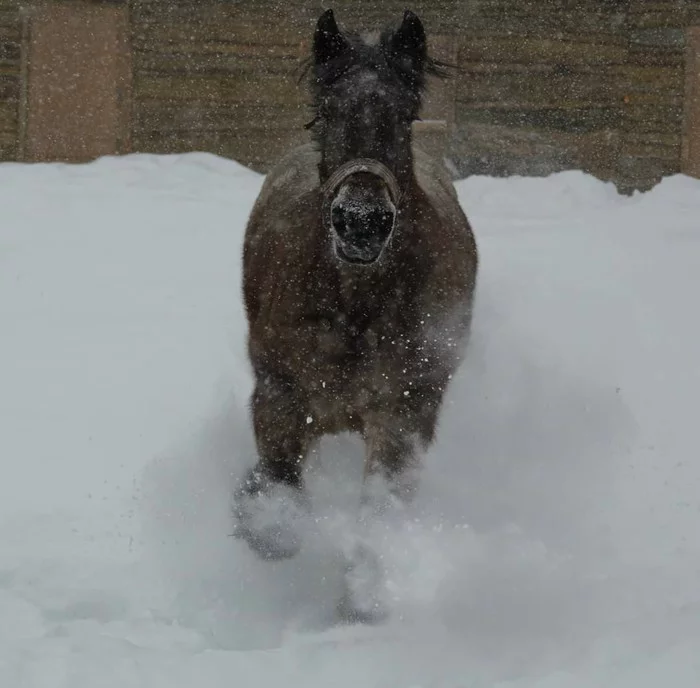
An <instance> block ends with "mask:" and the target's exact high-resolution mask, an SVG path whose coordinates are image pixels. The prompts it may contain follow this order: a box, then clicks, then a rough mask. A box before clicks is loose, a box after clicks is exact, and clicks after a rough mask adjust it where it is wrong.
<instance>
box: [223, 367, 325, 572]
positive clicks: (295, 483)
mask: <svg viewBox="0 0 700 688" xmlns="http://www.w3.org/2000/svg"><path fill="white" fill-rule="evenodd" d="M251 407H252V409H251V410H252V414H253V427H254V431H255V441H256V445H257V449H258V462H257V464H256V465H255V466H254V467H253V468H252V469H251V470H250V472H249V473H248V475H247V476H246V478H245V479H244V480H243V481H242V483H241V485H240V486H239V488H238V490H237V491H236V493H235V495H234V500H235V507H234V513H235V516H236V519H237V526H236V535H237V536H238V537H241V538H243V539H245V540H246V541H247V542H248V544H249V545H250V547H251V548H252V549H253V550H254V551H255V552H256V553H257V554H258V555H259V556H260V557H262V558H264V559H285V558H289V557H292V556H294V555H295V554H296V553H297V552H298V551H299V548H300V547H301V534H300V529H301V525H302V521H303V520H304V517H305V516H306V514H307V512H308V507H307V498H306V494H305V492H304V486H303V480H302V473H303V469H304V463H305V460H306V456H307V454H308V451H309V447H310V444H311V442H312V441H313V440H314V439H315V435H314V427H313V426H312V425H311V424H309V423H307V418H308V415H309V414H308V402H307V399H306V396H305V394H304V393H303V391H302V390H300V388H299V387H298V386H297V385H295V384H294V383H293V382H291V381H289V380H286V379H281V378H279V377H276V376H275V375H266V374H259V375H257V381H256V386H255V390H254V392H253V396H252V399H251Z"/></svg>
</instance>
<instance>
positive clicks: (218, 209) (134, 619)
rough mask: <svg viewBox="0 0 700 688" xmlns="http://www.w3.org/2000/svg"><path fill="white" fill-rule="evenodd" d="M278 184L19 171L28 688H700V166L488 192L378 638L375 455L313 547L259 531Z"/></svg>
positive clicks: (15, 356) (150, 171)
mask: <svg viewBox="0 0 700 688" xmlns="http://www.w3.org/2000/svg"><path fill="white" fill-rule="evenodd" d="M261 181H262V178H261V177H260V176H259V175H256V174H254V173H252V172H250V171H248V170H246V169H245V168H243V167H241V166H240V165H237V164H236V163H233V162H229V161H225V160H223V159H220V158H216V157H214V156H210V155H205V154H188V155H183V156H143V155H133V156H128V157H124V158H118V159H115V158H104V159H101V160H99V161H97V162H95V163H92V164H89V165H80V166H66V165H58V164H51V165H33V166H29V165H16V164H3V165H0V208H2V216H1V217H0V419H1V420H0V429H1V432H0V619H1V620H2V623H0V686H3V688H4V687H5V686H7V687H8V688H9V687H10V686H11V687H12V688H24V687H27V688H45V687H47V688H48V687H51V688H53V687H59V686H60V687H64V686H65V687H66V688H68V687H70V688H94V686H100V687H104V688H110V687H111V686H115V687H117V686H118V687H119V688H131V687H132V686H149V687H152V688H158V687H160V686H168V688H178V686H183V687H184V686H188V687H190V686H192V685H194V684H195V683H200V684H202V685H205V686H208V687H216V686H230V685H244V686H245V685H250V686H267V685H279V684H280V683H281V682H282V681H284V683H285V685H288V686H297V685H298V686H304V687H305V688H313V686H319V687H320V686H324V687H325V686H339V687H340V688H342V687H343V686H352V687H353V688H354V687H355V686H358V685H363V686H366V687H375V686H376V687H382V688H384V687H386V688H389V687H393V688H418V687H420V688H438V687H439V688H445V687H449V688H467V687H468V688H472V687H474V688H482V687H484V688H485V687H489V688H491V687H493V688H584V687H585V688H589V687H590V686H596V688H628V687H629V688H647V687H649V688H652V687H653V688H657V687H658V686H659V685H661V684H665V685H670V686H673V688H697V686H698V685H700V464H698V440H697V427H698V423H697V409H698V408H700V392H699V391H698V390H699V389H700V357H699V352H700V325H699V324H698V319H697V315H696V314H697V298H698V296H697V295H698V293H700V291H699V290H700V231H699V227H700V225H698V217H700V181H698V180H693V179H690V178H687V177H683V176H674V177H670V178H667V179H665V180H664V181H663V182H662V183H661V184H659V185H658V186H657V187H656V188H655V189H653V190H652V191H650V192H647V193H645V194H636V195H635V196H633V197H623V196H619V195H618V194H617V193H616V192H615V190H614V188H613V187H612V186H610V185H607V184H604V183H602V182H600V181H597V180H595V179H593V178H592V177H590V176H586V175H584V174H582V173H580V172H565V173H560V174H556V175H553V176H550V177H547V178H538V179H534V178H532V179H528V178H517V177H513V178H508V179H490V178H484V177H475V178H472V179H469V180H466V181H462V182H459V183H458V185H457V186H458V191H459V194H460V198H461V200H462V202H463V205H464V207H465V209H466V210H467V212H468V214H469V217H470V219H471V221H472V223H473V226H474V229H475V232H476V234H477V238H478V241H479V246H480V250H481V256H482V262H481V273H480V283H479V290H478V299H477V311H476V315H475V322H474V332H473V337H472V341H471V349H470V352H469V356H468V357H467V362H466V363H465V365H464V367H463V368H462V370H461V372H460V374H459V375H458V376H457V377H456V378H455V380H454V381H453V386H452V388H451V390H450V394H449V399H448V402H447V404H446V408H445V414H444V417H443V419H442V423H441V428H440V434H439V438H438V441H437V443H436V445H435V447H434V448H433V450H432V451H431V452H430V454H429V456H428V458H427V462H426V466H425V469H424V471H423V475H422V482H421V490H420V493H419V497H418V501H417V505H416V511H415V513H413V514H411V515H410V516H407V517H406V520H405V521H403V522H400V523H399V522H397V523H394V524H393V525H389V526H387V528H386V529H384V530H382V531H381V532H379V533H378V534H377V535H376V537H378V538H380V539H381V543H380V545H381V547H382V551H383V552H384V553H385V558H384V566H385V568H386V569H387V571H388V580H387V591H388V594H389V595H390V606H391V616H390V618H389V619H388V620H387V621H386V622H384V623H381V624H377V625H376V626H367V627H332V626H331V623H330V618H331V616H330V615H331V612H332V611H333V608H334V605H335V603H336V602H337V596H338V594H339V591H340V590H341V587H342V574H341V570H340V568H341V567H340V566H339V560H338V557H337V554H336V550H337V547H336V545H338V543H343V542H344V538H346V537H347V536H348V535H347V534H348V532H349V528H348V526H349V524H350V523H351V522H352V519H353V518H354V505H355V503H356V498H357V495H358V493H359V482H358V481H359V477H360V473H361V466H360V457H361V447H360V445H359V443H358V442H357V440H355V439H353V438H348V437H339V438H330V439H328V440H324V442H323V443H322V445H321V449H320V452H319V456H316V457H314V461H313V465H312V466H311V472H310V484H311V487H312V490H311V493H312V498H313V501H314V508H315V513H316V514H317V515H318V521H317V523H314V524H312V525H310V526H309V532H308V533H306V539H305V546H304V549H303V550H302V552H301V553H300V554H299V556H298V557H297V558H295V559H293V560H291V561H286V562H264V561H259V560H257V559H256V558H255V556H254V555H253V554H252V553H251V552H250V551H249V550H248V549H247V547H246V546H245V544H243V543H242V542H240V541H239V540H236V539H235V538H232V537H230V535H231V533H232V528H233V524H232V520H231V517H230V493H231V490H232V488H233V485H234V482H235V480H236V479H237V478H238V477H239V476H240V475H241V474H242V472H243V471H244V470H245V469H247V468H248V467H249V466H250V465H251V463H252V461H253V439H252V434H251V429H250V426H249V420H248V411H247V398H248V394H249V391H250V386H251V377H250V372H249V369H248V364H247V361H246V357H245V320H244V317H243V311H242V305H241V293H240V252H241V241H242V234H243V229H244V225H245V220H246V216H247V213H248V212H249V210H250V208H251V206H252V203H253V201H254V198H255V194H256V193H257V190H258V189H259V188H260V185H261Z"/></svg>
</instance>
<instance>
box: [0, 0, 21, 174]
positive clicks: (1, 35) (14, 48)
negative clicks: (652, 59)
mask: <svg viewBox="0 0 700 688" xmlns="http://www.w3.org/2000/svg"><path fill="white" fill-rule="evenodd" d="M21 43H22V25H21V20H20V14H19V7H18V5H17V3H16V2H15V1H14V0H11V1H8V0H0V160H17V158H18V157H19V138H20V136H19V101H20V68H21V65H20V62H21Z"/></svg>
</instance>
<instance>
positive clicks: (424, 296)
mask: <svg viewBox="0 0 700 688" xmlns="http://www.w3.org/2000/svg"><path fill="white" fill-rule="evenodd" d="M397 24H399V22H397ZM446 69H447V65H444V64H443V63H440V62H438V61H437V60H435V59H433V58H432V57H431V56H429V55H428V51H427V39H426V33H425V29H424V27H423V24H422V22H421V21H420V19H419V18H418V17H417V16H416V15H415V14H414V13H412V12H411V11H409V10H407V11H406V12H405V14H404V16H403V19H402V21H401V22H400V25H398V27H397V28H388V29H384V31H382V32H381V34H380V35H379V36H378V37H377V38H374V39H371V38H364V37H362V36H360V35H358V34H354V33H350V32H342V31H341V30H340V29H339V28H338V25H337V23H336V20H335V17H334V14H333V10H327V11H325V12H324V13H323V14H322V15H321V16H320V17H319V19H318V21H317V25H316V29H315V33H314V37H313V48H312V55H311V57H310V59H309V65H308V72H309V74H310V79H309V80H310V87H311V89H310V90H311V95H312V107H313V120H312V122H310V123H309V125H307V128H309V129H311V133H312V137H311V138H312V140H311V142H310V143H307V144H304V145H301V146H299V147H297V148H295V149H294V150H292V151H291V152H289V153H288V154H287V155H286V156H284V157H283V158H282V159H281V160H280V161H279V162H278V163H277V164H276V166H275V167H274V168H273V169H272V170H271V171H270V172H269V173H268V174H267V176H266V178H265V181H264V184H263V186H262V188H261V190H260V193H259V195H258V197H257V199H256V201H255V204H254V206H253V208H252V210H251V213H250V216H249V218H248V223H247V226H246V231H245V238H244V245H243V285H242V286H243V297H244V303H245V312H246V317H247V322H248V357H249V361H250V364H251V368H252V371H253V376H254V390H253V392H252V395H251V398H250V410H251V415H252V425H253V430H254V435H255V445H256V449H257V463H255V465H254V466H253V467H252V468H251V469H250V470H249V471H248V472H247V473H246V474H245V475H244V476H243V478H242V480H241V482H240V485H239V486H238V489H237V490H236V491H235V493H234V494H235V499H234V504H235V509H234V510H235V517H236V521H237V535H238V536H239V537H242V538H243V539H244V540H245V541H246V542H247V543H248V545H249V546H250V548H252V550H253V551H254V552H255V553H256V554H257V555H259V556H260V557H261V558H263V559H268V560H275V559H284V558H289V557H293V556H294V555H295V554H296V553H297V552H298V551H299V549H300V547H301V544H302V538H301V534H300V532H299V531H300V529H299V528H298V527H297V526H296V525H295V524H297V523H298V519H297V516H298V515H299V514H304V513H307V512H308V510H309V508H310V507H309V503H308V498H307V496H306V491H305V487H304V478H303V476H304V467H305V462H306V459H307V456H308V455H309V452H310V449H311V448H312V446H313V445H314V443H315V442H316V441H317V440H319V439H320V438H321V437H322V436H324V435H327V434H338V433H345V432H350V433H359V434H360V435H361V437H362V438H363V440H364V443H365V447H366V456H365V464H364V479H363V485H362V501H361V509H362V513H363V514H368V516H367V517H368V518H369V517H371V515H372V514H381V513H383V512H384V511H386V510H387V509H389V508H391V506H392V505H393V504H399V505H400V504H409V503H410V502H411V500H412V498H413V496H414V495H415V492H416V489H417V486H418V473H419V469H420V463H421V456H422V455H423V454H424V452H425V450H426V449H427V448H428V447H429V446H430V445H431V443H432V442H433V440H434V437H435V432H436V426H437V422H438V418H439V414H440V409H441V405H442V401H443V397H444V394H445V392H446V390H447V388H448V386H449V383H450V380H451V378H452V377H453V375H454V374H455V372H456V371H457V369H458V367H459V366H460V364H461V362H462V360H463V358H464V354H465V350H466V343H467V340H468V335H469V330H470V325H471V318H472V306H473V300H474V292H475V287H476V278H477V268H478V252H477V246H476V242H475V238H474V235H473V232H472V229H471V227H470V224H469V221H468V220H467V217H466V216H465V214H464V211H463V209H462V208H461V206H460V204H459V201H458V199H457V195H456V192H455V188H454V185H453V183H452V180H451V177H450V175H449V173H448V171H447V169H446V168H445V166H444V164H443V162H442V161H440V160H437V159H434V158H431V157H430V156H428V155H427V154H426V153H425V152H424V151H422V150H421V149H420V148H419V147H418V146H416V145H415V144H414V142H413V140H412V136H411V133H412V123H413V122H414V121H416V120H417V119H419V111H420V109H421V103H422V97H423V94H424V91H425V89H426V84H427V77H428V76H431V75H434V76H435V77H437V78H443V77H445V76H447V74H446Z"/></svg>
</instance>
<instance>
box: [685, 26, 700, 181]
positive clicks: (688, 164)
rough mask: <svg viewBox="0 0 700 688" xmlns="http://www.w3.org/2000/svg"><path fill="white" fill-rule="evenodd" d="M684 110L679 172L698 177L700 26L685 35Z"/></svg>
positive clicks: (699, 161)
mask: <svg viewBox="0 0 700 688" xmlns="http://www.w3.org/2000/svg"><path fill="white" fill-rule="evenodd" d="M684 110H685V112H684V122H683V148H682V152H681V155H682V161H681V172H684V173H685V174H689V175H693V176H694V177H700V26H694V27H692V28H690V29H688V31H687V34H686V61H685V106H684Z"/></svg>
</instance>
